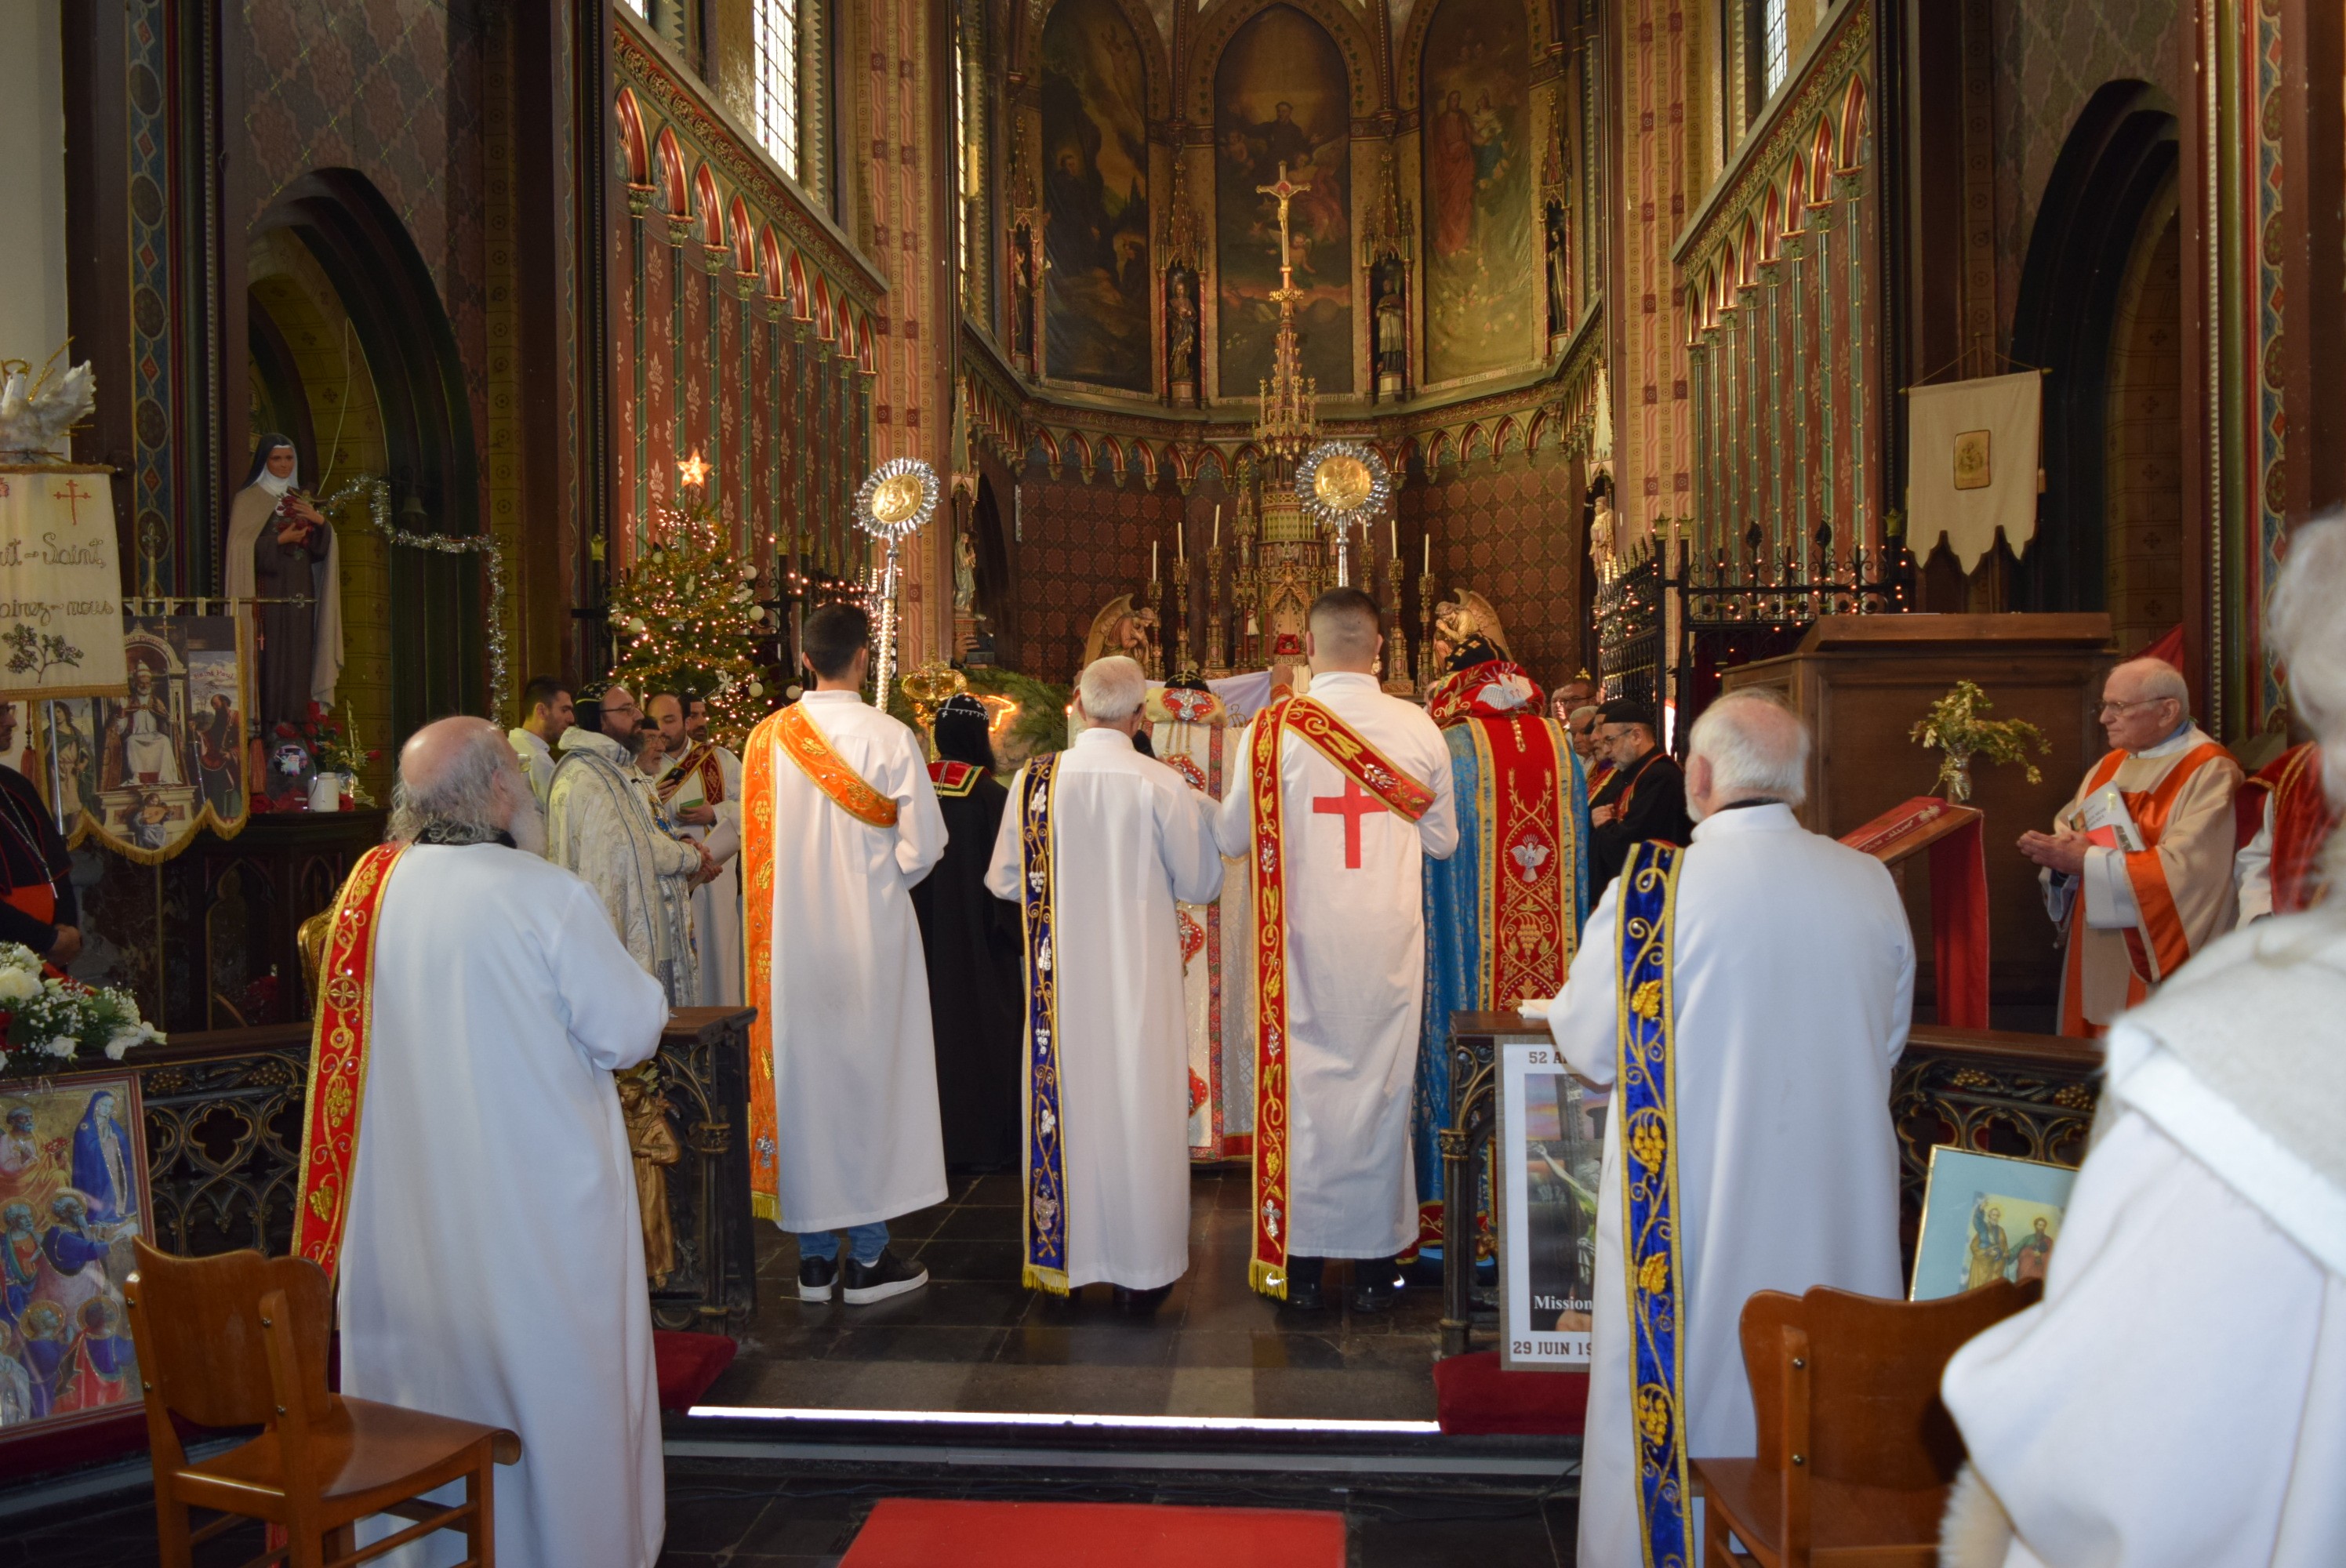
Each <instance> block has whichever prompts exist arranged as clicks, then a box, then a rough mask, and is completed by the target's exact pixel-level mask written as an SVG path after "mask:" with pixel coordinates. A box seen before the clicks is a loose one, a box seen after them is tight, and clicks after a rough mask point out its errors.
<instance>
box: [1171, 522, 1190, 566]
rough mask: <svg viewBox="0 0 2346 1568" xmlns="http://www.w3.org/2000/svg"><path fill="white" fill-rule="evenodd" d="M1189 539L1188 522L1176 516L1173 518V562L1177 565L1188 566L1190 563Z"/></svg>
mask: <svg viewBox="0 0 2346 1568" xmlns="http://www.w3.org/2000/svg"><path fill="white" fill-rule="evenodd" d="M1188 540H1189V529H1188V524H1186V523H1184V522H1183V521H1182V519H1180V518H1178V517H1176V518H1175V519H1173V564H1174V565H1177V566H1186V565H1188V564H1189V544H1188Z"/></svg>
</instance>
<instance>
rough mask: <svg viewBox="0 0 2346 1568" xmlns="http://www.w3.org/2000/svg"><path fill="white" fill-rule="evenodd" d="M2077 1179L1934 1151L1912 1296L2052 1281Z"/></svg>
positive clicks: (2047, 1169) (2002, 1158) (2063, 1170)
mask: <svg viewBox="0 0 2346 1568" xmlns="http://www.w3.org/2000/svg"><path fill="white" fill-rule="evenodd" d="M2076 1180H2077V1173H2076V1169H2075V1168H2074V1167H2072V1166H2056V1165H2052V1164H2048V1163H2047V1162H2045V1161H2043V1160H2025V1159H2018V1158H2015V1157H2014V1156H2010V1155H1984V1154H1981V1153H1979V1152H1978V1151H1977V1150H1974V1149H1959V1148H1955V1147H1953V1146H1952V1145H1945V1144H1942V1145H1939V1146H1938V1147H1936V1148H1934V1149H1933V1150H1932V1151H1931V1171H1930V1176H1929V1179H1928V1184H1927V1185H1926V1186H1924V1188H1923V1226H1922V1229H1921V1231H1920V1233H1919V1234H1918V1235H1917V1236H1916V1237H1915V1238H1914V1278H1913V1281H1912V1282H1911V1284H1910V1285H1909V1287H1908V1289H1907V1297H1908V1298H1909V1299H1911V1300H1915V1301H1935V1300H1937V1299H1939V1298H1941V1297H1943V1296H1960V1295H1962V1294H1963V1293H1964V1291H1966V1290H1975V1289H1977V1288H1980V1287H1981V1286H1983V1285H1993V1284H1994V1283H1995V1282H1996V1281H1997V1280H1999V1279H2009V1280H2012V1281H2014V1282H2015V1283H2025V1282H2026V1281H2028V1280H2031V1279H2042V1278H2045V1268H2046V1266H2047V1265H2048V1264H2049V1263H2051V1261H2052V1258H2053V1244H2054V1243H2055V1241H2058V1240H2059V1239H2060V1237H2061V1217H2062V1215H2063V1214H2064V1213H2065V1212H2066V1210H2067V1208H2068V1207H2069V1189H2070V1188H2071V1187H2072V1186H2075V1185H2076Z"/></svg>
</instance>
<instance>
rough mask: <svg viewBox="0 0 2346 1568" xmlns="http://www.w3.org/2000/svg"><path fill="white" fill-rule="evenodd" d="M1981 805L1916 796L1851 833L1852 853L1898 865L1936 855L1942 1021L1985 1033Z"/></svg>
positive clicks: (1934, 901) (1935, 927)
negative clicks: (1927, 854)
mask: <svg viewBox="0 0 2346 1568" xmlns="http://www.w3.org/2000/svg"><path fill="white" fill-rule="evenodd" d="M1982 820H1984V819H1983V817H1982V815H1981V813H1980V812H1979V810H1978V809H1976V808H1974V807H1970V806H1954V805H1950V804H1949V803H1948V802H1946V801H1944V800H1943V799H1939V798H1938V797H1937V796H1935V795H1917V796H1916V797H1915V798H1914V799H1912V800H1908V801H1906V802H1904V803H1903V804H1902V805H1898V806H1893V807H1892V808H1891V809H1889V810H1887V811H1884V812H1883V813H1882V815H1881V816H1879V817H1876V818H1875V819H1874V820H1872V821H1871V822H1868V823H1867V824H1866V825H1865V826H1864V827H1862V828H1860V829H1858V830H1856V831H1854V832H1851V833H1844V834H1842V835H1841V842H1842V843H1844V844H1847V845H1848V846H1849V847H1850V848H1851V849H1852V850H1860V851H1862V852H1863V853H1865V854H1869V855H1872V856H1873V857H1874V858H1875V859H1876V860H1880V861H1881V862H1882V864H1883V865H1885V866H1894V865H1896V864H1897V863H1898V862H1899V861H1901V860H1904V859H1905V858H1906V857H1907V856H1909V855H1912V854H1916V853H1919V852H1920V851H1921V850H1924V849H1926V848H1927V849H1928V850H1930V851H1931V948H1932V952H1933V956H1934V957H1935V959H1936V961H1937V964H1938V976H1939V1022H1940V1023H1943V1024H1946V1025H1948V1026H1949V1027H1951V1028H1955V1029H1984V1028H1986V1027H1987V1026H1988V1022H1987V843H1986V840H1985V838H1984V835H1983V834H1982V833H1981V831H1980V823H1981V822H1982Z"/></svg>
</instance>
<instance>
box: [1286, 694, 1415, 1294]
mask: <svg viewBox="0 0 2346 1568" xmlns="http://www.w3.org/2000/svg"><path fill="white" fill-rule="evenodd" d="M1290 730H1292V731H1294V732H1295V734H1296V735H1298V736H1299V737H1301V738H1302V739H1304V740H1305V741H1307V742H1309V743H1310V744H1311V748H1313V749H1314V750H1316V751H1318V752H1319V753H1320V755H1321V756H1322V757H1325V758H1326V759H1328V760H1329V761H1331V762H1332V763H1334V764H1335V765H1336V766H1337V768H1338V769H1341V771H1342V772H1344V773H1345V774H1346V775H1348V776H1349V777H1351V778H1352V779H1355V780H1357V781H1358V782H1359V783H1360V785H1361V787H1362V789H1366V790H1368V791H1369V793H1371V794H1372V795H1374V796H1375V797H1376V798H1377V799H1380V800H1382V801H1383V802H1384V804H1385V806H1386V807H1387V808H1388V809H1391V810H1392V812H1394V813H1395V814H1396V815H1398V816H1400V817H1402V818H1403V819H1405V820H1409V821H1412V822H1414V821H1416V820H1418V819H1419V818H1420V817H1423V816H1424V815H1425V812H1426V809H1427V808H1428V807H1430V806H1432V805H1433V789H1431V788H1430V787H1429V786H1427V785H1423V784H1421V783H1419V782H1418V781H1417V780H1416V779H1412V778H1411V777H1410V776H1409V775H1408V774H1406V773H1403V771H1402V770H1401V769H1399V768H1396V767H1395V766H1393V764H1392V762H1390V761H1388V760H1386V759H1385V757H1384V754H1383V753H1382V752H1380V751H1379V750H1378V749H1377V748H1375V747H1374V746H1372V745H1371V744H1370V743H1369V741H1368V739H1367V738H1366V737H1364V736H1362V734H1361V733H1360V731H1358V730H1356V729H1354V728H1352V726H1351V725H1349V724H1346V723H1345V722H1344V721H1343V720H1342V719H1341V718H1337V717H1336V715H1335V714H1334V713H1333V712H1331V710H1330V709H1328V708H1325V707H1323V706H1322V705H1321V704H1320V703H1316V702H1314V701H1312V700H1311V698H1310V697H1296V696H1293V695H1291V694H1290V695H1285V696H1280V697H1273V698H1272V699H1271V702H1270V707H1268V708H1264V709H1263V710H1262V712H1261V713H1260V715H1259V716H1258V717H1257V718H1256V719H1255V726H1254V736H1253V741H1252V744H1251V745H1250V748H1249V753H1248V758H1247V789H1248V791H1249V793H1250V795H1251V796H1252V809H1253V816H1254V860H1253V874H1254V924H1255V1068H1254V1247H1253V1250H1252V1254H1251V1256H1250V1259H1249V1261H1248V1264H1247V1283H1248V1284H1249V1285H1250V1286H1252V1287H1253V1288H1255V1289H1257V1290H1259V1291H1260V1292H1262V1293H1263V1294H1264V1295H1266V1296H1270V1297H1274V1298H1277V1299H1279V1300H1281V1301H1284V1300H1286V1299H1287V1236H1288V1217H1289V1214H1290V1204H1289V1202H1288V1176H1289V1169H1288V1163H1287V1044H1288V1040H1287V839H1286V827H1285V820H1284V809H1283V807H1282V804H1281V799H1280V781H1279V751H1280V738H1282V737H1283V736H1284V735H1286V733H1287V732H1288V731H1290Z"/></svg>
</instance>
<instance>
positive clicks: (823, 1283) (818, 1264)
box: [799, 1257, 839, 1301]
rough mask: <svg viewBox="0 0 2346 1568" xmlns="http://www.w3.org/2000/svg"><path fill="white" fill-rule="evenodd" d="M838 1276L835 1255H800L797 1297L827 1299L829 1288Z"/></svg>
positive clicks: (811, 1299) (829, 1297)
mask: <svg viewBox="0 0 2346 1568" xmlns="http://www.w3.org/2000/svg"><path fill="white" fill-rule="evenodd" d="M838 1278H839V1259H838V1258H836V1257H801V1258H800V1259H799V1299H800V1300H801V1301H828V1300H830V1299H831V1285H832V1283H833V1282H834V1281H835V1280H837V1279H838Z"/></svg>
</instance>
